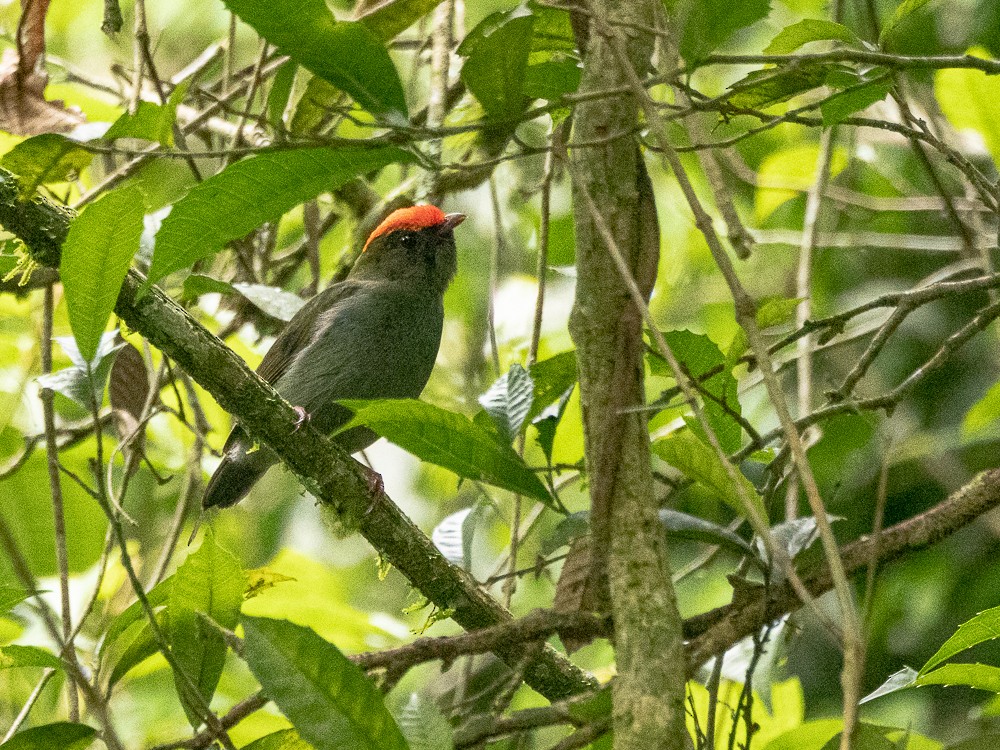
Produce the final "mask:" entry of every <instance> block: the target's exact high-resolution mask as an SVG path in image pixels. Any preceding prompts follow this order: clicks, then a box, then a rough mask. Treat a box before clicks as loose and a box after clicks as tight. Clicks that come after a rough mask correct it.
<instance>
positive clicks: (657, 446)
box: [653, 431, 767, 520]
mask: <svg viewBox="0 0 1000 750" xmlns="http://www.w3.org/2000/svg"><path fill="white" fill-rule="evenodd" d="M653 450H654V451H655V452H656V455H658V456H659V457H660V458H662V459H663V460H664V461H666V462H667V463H668V464H670V465H671V466H673V467H674V468H675V469H677V470H678V471H680V472H681V473H682V474H684V475H685V476H686V477H688V479H691V480H693V481H695V482H699V483H701V484H703V485H704V486H705V487H707V488H709V489H710V490H713V491H714V492H715V493H716V494H717V495H718V497H719V499H720V500H722V501H723V502H724V503H726V504H727V505H729V506H730V507H731V508H733V509H734V510H735V511H736V512H737V513H739V514H740V515H746V510H745V508H744V506H743V500H742V499H741V493H740V490H739V489H737V488H736V487H735V486H734V485H733V482H732V480H730V478H729V474H728V473H727V472H726V468H725V467H724V466H723V465H722V463H721V462H720V461H719V458H718V456H716V454H715V451H713V450H712V449H711V448H709V447H708V446H707V445H705V444H704V443H703V442H701V440H699V439H698V438H696V437H695V436H694V435H693V434H692V433H690V432H688V431H683V432H678V433H674V434H673V435H671V436H670V437H667V438H664V439H663V440H657V441H656V442H654V443H653ZM736 477H737V481H738V482H739V483H740V486H741V487H742V488H743V491H744V493H743V494H745V495H746V497H747V498H748V500H749V501H750V502H751V503H753V504H754V506H755V507H756V508H757V512H758V513H759V514H760V516H761V518H764V519H765V520H766V519H767V511H766V510H765V508H764V503H763V501H762V500H761V499H760V496H759V495H758V494H757V490H756V488H754V486H753V484H751V483H750V480H749V479H747V478H746V477H745V476H743V474H741V473H740V471H739V469H737V470H736Z"/></svg>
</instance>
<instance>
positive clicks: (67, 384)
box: [37, 331, 125, 409]
mask: <svg viewBox="0 0 1000 750" xmlns="http://www.w3.org/2000/svg"><path fill="white" fill-rule="evenodd" d="M117 339H118V332H117V331H108V332H107V333H105V334H103V335H102V336H101V340H100V342H99V343H98V345H97V352H96V353H95V354H94V357H93V359H91V360H90V361H89V362H88V361H87V360H85V359H84V358H83V356H82V355H81V354H80V350H79V348H78V347H77V345H76V340H75V339H72V338H69V337H68V336H57V337H56V339H55V340H56V342H57V343H58V344H59V346H60V347H62V350H63V351H64V352H66V354H67V355H68V356H69V358H70V359H71V360H72V361H73V365H72V366H71V367H64V368H63V369H61V370H57V371H56V372H53V373H49V374H48V375H39V376H38V378H37V380H38V384H39V385H41V386H42V387H43V388H51V389H52V390H53V391H55V392H56V393H61V394H62V395H64V396H65V397H66V398H69V399H72V400H73V401H76V402H77V403H78V404H80V405H81V406H83V407H85V408H87V409H89V408H90V406H91V403H92V402H93V403H98V404H99V403H101V401H102V399H103V396H104V386H105V384H106V383H107V382H108V374H109V373H110V372H111V365H112V364H113V363H114V359H115V358H114V356H112V355H113V354H114V353H115V352H117V351H118V350H119V349H121V348H122V347H123V346H125V343H124V342H120V343H116V341H117Z"/></svg>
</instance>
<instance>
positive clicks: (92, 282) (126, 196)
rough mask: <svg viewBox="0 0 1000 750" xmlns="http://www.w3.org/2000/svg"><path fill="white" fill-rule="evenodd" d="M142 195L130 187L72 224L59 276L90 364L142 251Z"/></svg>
mask: <svg viewBox="0 0 1000 750" xmlns="http://www.w3.org/2000/svg"><path fill="white" fill-rule="evenodd" d="M144 213H145V208H144V205H143V197H142V193H140V192H139V190H138V188H135V187H124V188H120V189H118V190H115V191H113V192H110V193H107V194H105V195H104V196H102V197H101V198H99V199H98V200H96V201H94V202H93V203H91V204H90V205H88V206H87V207H86V208H84V209H83V211H82V212H81V213H80V215H79V216H77V217H76V219H75V220H74V221H73V223H72V224H70V227H69V234H68V235H67V236H66V241H65V242H64V243H63V246H62V260H61V261H60V263H59V273H60V276H61V277H62V283H63V289H65V290H66V307H67V309H68V310H69V324H70V327H71V328H72V329H73V336H74V337H76V343H77V346H79V348H80V354H82V355H83V357H84V359H86V360H88V361H89V360H91V359H93V357H94V355H95V354H96V353H97V345H98V344H99V343H100V340H101V334H102V333H103V332H104V328H105V327H106V326H107V324H108V316H110V315H111V311H112V310H113V309H114V306H115V301H116V300H117V299H118V292H119V291H120V290H121V288H122V282H123V281H124V280H125V274H126V273H128V268H129V265H131V263H132V258H133V256H135V253H136V251H137V250H138V249H139V236H140V235H141V234H142V217H143V214H144Z"/></svg>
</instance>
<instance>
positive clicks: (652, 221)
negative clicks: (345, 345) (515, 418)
mask: <svg viewBox="0 0 1000 750" xmlns="http://www.w3.org/2000/svg"><path fill="white" fill-rule="evenodd" d="M588 9H589V12H590V13H591V14H592V17H597V18H601V17H603V18H604V20H606V21H609V22H611V23H619V24H621V23H624V24H626V25H625V26H622V27H620V28H622V29H623V32H624V34H625V36H626V37H627V38H628V45H627V47H628V48H627V50H626V52H627V54H628V57H629V59H630V61H631V64H632V65H633V67H634V69H635V70H636V71H637V72H638V73H639V74H640V75H642V74H644V73H645V72H646V69H647V67H648V65H649V61H650V57H651V55H652V51H653V39H652V37H651V36H649V35H647V34H644V33H642V32H637V31H635V29H636V28H641V27H646V28H651V27H653V26H654V22H653V11H654V6H653V2H652V1H651V0H641V1H637V0H632V1H631V2H628V1H627V0H605V1H604V2H594V3H590V4H588ZM602 25H603V24H598V23H595V22H592V23H591V25H590V29H589V34H588V37H589V39H588V42H587V49H586V55H585V58H584V73H583V80H582V83H581V85H580V93H581V94H586V93H587V92H590V91H598V90H609V89H612V90H613V89H623V88H624V89H627V88H628V79H627V78H626V76H625V73H624V71H623V70H622V69H621V66H620V65H619V63H618V60H617V58H616V55H615V54H614V50H613V48H612V47H611V45H612V44H614V40H613V39H609V38H608V37H607V36H606V35H604V34H602V33H601V26H602ZM637 117H638V103H637V101H636V100H635V98H634V97H631V96H625V95H623V96H621V97H618V98H614V99H594V100H592V101H587V102H584V103H582V104H580V105H579V106H578V107H577V109H576V112H575V115H574V118H575V121H574V122H575V125H574V133H573V138H572V142H576V143H585V144H597V145H589V146H586V147H580V148H576V149H574V150H573V152H572V154H571V157H570V159H571V168H572V172H573V175H574V196H573V197H574V201H573V202H574V223H575V227H576V241H577V288H576V300H575V304H574V308H573V314H572V317H571V320H570V333H571V334H572V336H573V340H574V341H575V343H576V346H577V354H578V363H579V370H580V394H581V400H582V404H583V418H584V429H585V437H586V455H587V464H588V467H589V472H590V492H591V508H592V515H591V524H592V525H591V529H592V534H591V541H590V545H589V546H590V549H591V559H592V565H591V575H590V579H589V582H588V584H587V588H588V589H589V590H590V592H591V595H590V596H588V597H584V599H585V600H589V601H590V602H592V603H593V602H595V601H596V602H599V600H600V598H601V597H600V596H599V594H600V591H601V589H602V588H603V587H602V586H601V585H600V584H599V583H598V582H599V581H600V579H601V577H602V575H603V571H604V570H606V572H607V580H608V584H609V590H608V593H609V595H610V603H611V609H612V613H613V615H614V621H615V653H616V658H617V667H618V679H617V680H616V681H615V683H614V731H615V747H616V748H629V749H630V750H632V749H634V748H643V749H644V750H647V749H652V748H669V749H670V750H679V749H680V748H682V747H684V744H685V733H686V730H685V728H684V705H683V701H684V679H685V659H684V650H683V645H682V640H681V620H680V615H679V613H678V611H677V602H676V598H675V595H674V590H673V586H672V584H671V580H670V568H669V562H668V556H667V541H666V536H665V533H664V530H663V527H662V525H661V524H660V522H659V518H658V515H657V510H658V509H657V503H656V499H655V497H654V494H653V481H652V474H651V468H650V451H649V433H648V429H647V425H646V419H645V417H644V416H643V414H642V413H638V412H636V411H634V410H632V407H635V406H639V405H641V404H643V402H644V390H643V359H642V354H643V342H642V316H641V312H640V310H638V309H637V308H636V306H635V304H634V302H633V301H632V299H631V297H630V295H629V292H628V289H627V287H626V285H625V283H624V281H623V279H622V275H621V273H620V272H619V270H618V268H617V267H616V265H615V262H614V260H613V257H612V248H609V246H608V243H606V242H605V241H604V239H603V236H602V233H601V232H600V231H599V228H598V224H597V220H598V217H597V216H595V211H594V210H593V208H592V207H594V206H596V209H597V211H598V212H599V214H600V218H601V219H603V220H604V222H605V223H606V224H607V226H608V228H609V229H610V232H611V234H612V235H613V237H614V238H615V245H616V248H617V251H618V252H620V253H621V254H622V256H623V257H624V259H625V261H626V263H627V265H628V266H629V268H630V269H631V272H632V275H633V276H634V278H635V279H636V281H637V282H638V284H639V287H640V289H641V290H642V291H643V293H644V295H645V296H646V297H647V298H648V296H649V293H650V292H651V290H652V287H653V283H654V281H655V277H656V266H657V261H658V257H659V229H658V225H657V220H656V207H655V205H654V203H653V192H652V185H651V184H650V180H649V175H648V174H647V173H646V169H645V166H644V164H643V161H642V154H641V153H640V151H639V149H638V146H637V142H636V139H635V137H634V135H633V131H634V129H635V126H636V121H637ZM616 134H622V135H621V137H617V138H616V137H615V135H616ZM595 594H597V596H594V595H595Z"/></svg>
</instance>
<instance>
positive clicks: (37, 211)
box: [0, 169, 595, 700]
mask: <svg viewBox="0 0 1000 750" xmlns="http://www.w3.org/2000/svg"><path fill="white" fill-rule="evenodd" d="M73 216H74V214H73V213H72V212H71V211H69V210H68V209H65V208H63V207H60V206H57V205H55V204H53V203H51V202H50V201H48V200H46V199H44V198H43V197H41V196H34V197H33V198H32V199H30V200H28V201H22V200H20V199H19V197H18V190H17V184H16V181H15V178H14V176H13V175H12V174H11V173H10V172H7V171H6V170H3V169H0V226H3V227H4V229H6V230H7V231H9V232H11V233H13V234H15V235H17V236H18V237H19V238H20V239H21V240H23V241H24V242H25V244H26V245H27V246H28V248H29V252H30V254H31V257H32V258H33V259H34V260H35V261H36V262H38V263H40V264H42V265H46V266H54V265H57V264H58V261H59V257H60V246H61V245H62V242H63V240H64V239H65V237H66V232H67V231H68V228H69V224H70V221H71V220H72V218H73ZM143 281H144V279H143V277H142V276H141V275H140V274H139V273H137V272H135V271H130V272H129V275H128V276H127V277H126V279H125V283H124V284H123V286H122V290H121V293H120V295H119V297H118V302H117V304H116V307H115V311H116V313H117V314H118V316H119V317H120V318H121V319H122V320H123V321H125V323H126V324H127V325H128V326H129V328H131V329H132V330H134V331H137V332H138V333H140V334H142V335H143V336H144V337H145V338H146V339H147V340H148V341H149V342H150V343H151V344H152V345H153V346H155V347H157V348H158V349H160V350H161V351H162V352H163V353H164V354H165V355H167V356H168V357H170V358H171V359H173V360H174V361H176V362H177V363H178V364H179V365H180V366H181V367H183V368H184V370H186V371H187V372H188V374H190V375H191V377H192V378H193V379H194V380H195V382H197V383H198V384H199V385H200V386H202V387H203V388H204V389H205V390H207V391H208V392H209V393H211V394H212V396H213V397H215V399H216V400H217V401H218V402H219V405H220V406H222V407H223V408H224V409H226V410H227V411H229V412H230V413H231V414H233V415H234V416H236V417H238V418H239V420H240V422H241V423H242V424H243V426H245V427H246V428H247V430H249V431H250V433H251V434H252V435H254V436H255V437H257V438H259V439H261V440H263V441H264V442H265V443H267V444H268V445H269V446H270V447H271V448H272V449H273V450H274V451H275V452H276V453H277V454H278V455H279V456H281V458H282V460H283V461H284V462H285V464H286V465H287V466H288V467H289V468H290V469H292V470H293V471H294V472H295V473H296V474H297V475H298V476H299V477H300V478H301V479H302V481H303V483H304V484H305V485H306V486H307V487H308V488H309V489H310V491H311V492H312V493H313V494H314V495H315V496H316V497H317V498H319V499H320V500H321V501H322V502H323V503H324V504H325V505H326V506H328V507H329V508H332V509H333V511H335V512H336V513H337V515H338V519H339V521H340V523H341V524H342V526H343V527H344V528H345V529H347V530H350V531H354V530H357V531H359V532H360V533H361V534H362V535H363V536H364V537H365V538H366V539H367V540H368V541H369V542H370V543H371V544H372V546H373V547H375V549H377V550H378V551H379V553H380V554H381V555H382V557H383V559H385V560H386V561H387V562H389V563H391V564H392V565H393V566H394V567H396V568H397V569H398V570H399V571H400V572H401V573H402V574H403V575H404V576H406V578H407V579H408V580H409V581H410V583H411V584H413V586H415V587H416V588H417V589H419V590H420V592H421V593H423V594H424V596H426V597H427V598H428V599H429V600H430V601H431V602H433V603H434V604H435V605H436V606H437V607H438V608H439V609H441V610H447V611H449V612H451V616H452V618H453V619H454V620H455V621H456V622H457V623H458V624H459V625H461V626H462V627H463V628H465V629H467V630H474V629H478V628H484V627H488V626H490V625H497V624H500V623H503V622H508V621H510V620H511V619H512V616H511V614H510V612H508V611H507V610H506V609H505V608H504V607H503V606H502V605H501V604H500V603H499V602H497V601H496V600H494V599H493V598H492V597H491V596H490V595H489V594H488V593H486V592H485V591H483V590H482V589H480V588H479V587H478V586H477V585H476V582H475V581H474V580H473V579H472V577H471V576H469V575H468V574H467V573H466V572H465V571H463V570H461V569H460V568H457V567H455V566H454V565H452V564H451V563H449V562H448V561H447V560H446V559H445V558H444V556H443V555H441V553H440V552H439V551H438V550H437V548H436V547H435V546H434V545H433V544H432V543H431V541H430V540H429V539H428V538H427V537H426V536H425V535H424V534H423V533H422V532H421V531H420V529H418V528H417V527H416V526H415V525H414V524H413V522H412V521H410V519H409V518H407V517H406V515H404V514H403V512H402V511H401V510H400V509H399V508H398V507H397V506H396V505H395V503H393V502H392V500H390V499H389V498H388V497H387V496H386V495H384V494H381V495H375V494H374V493H372V491H371V490H370V489H369V487H368V483H367V480H366V478H365V475H364V473H363V472H362V469H361V467H360V465H359V464H358V463H357V462H355V461H354V460H353V459H351V458H350V456H349V455H348V454H347V453H345V452H344V450H343V449H342V448H340V447H339V446H337V445H335V444H334V443H333V442H332V441H331V440H330V439H329V438H327V437H325V436H324V435H321V434H320V433H318V432H317V431H315V430H314V429H312V428H308V429H298V427H297V425H296V420H297V414H296V412H295V411H294V409H292V407H291V406H290V405H289V404H288V403H287V402H286V401H284V400H283V399H282V398H281V396H279V395H278V393H277V391H275V390H274V388H272V387H271V386H270V385H269V384H268V383H265V382H264V381H263V380H262V379H261V378H260V377H259V376H258V375H257V374H256V373H255V372H253V371H251V370H250V368H249V367H247V365H246V363H245V362H244V361H243V360H242V359H240V358H239V356H237V355H236V354H235V353H233V352H232V350H230V349H229V348H228V347H227V346H226V345H225V344H223V343H222V342H221V341H220V340H219V339H218V338H216V337H215V336H213V335H212V334H211V333H210V332H209V331H208V330H206V329H205V328H204V327H203V326H201V324H199V323H198V322H197V321H196V320H195V319H194V318H192V317H191V316H190V315H189V314H188V313H187V312H186V311H185V310H184V309H183V308H181V307H180V305H178V304H177V303H176V302H174V301H173V300H172V299H171V298H170V297H168V296H167V295H165V294H164V293H162V292H161V291H159V290H158V289H156V288H155V287H154V288H153V289H151V290H150V291H149V293H147V294H146V295H144V296H143V297H142V298H140V299H137V296H136V294H137V291H138V289H139V287H140V286H141V284H142V283H143ZM495 653H496V654H497V656H499V657H500V658H501V659H504V660H505V661H507V662H508V663H510V664H517V663H519V662H520V659H521V657H522V649H521V648H520V647H519V646H518V645H516V644H515V645H513V646H511V645H507V646H503V647H498V648H497V650H496V652H495ZM525 682H527V684H528V685H530V686H531V687H533V688H534V689H535V690H537V691H538V692H539V693H541V694H542V695H544V696H545V697H546V698H549V699H550V700H555V699H558V698H563V697H566V696H568V695H572V694H575V693H579V692H582V691H585V690H589V689H591V688H592V687H593V686H594V684H595V683H594V681H593V680H592V678H590V677H589V676H588V675H587V674H586V673H584V672H583V671H582V670H581V669H579V668H578V667H576V666H575V665H573V664H572V663H571V662H570V661H568V660H567V659H566V658H565V657H563V656H561V655H560V654H559V653H558V652H556V651H555V650H554V649H552V648H546V649H544V650H542V651H541V652H539V656H537V657H536V658H535V660H534V661H533V662H532V663H531V665H530V666H529V667H528V668H527V670H526V671H525Z"/></svg>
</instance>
